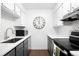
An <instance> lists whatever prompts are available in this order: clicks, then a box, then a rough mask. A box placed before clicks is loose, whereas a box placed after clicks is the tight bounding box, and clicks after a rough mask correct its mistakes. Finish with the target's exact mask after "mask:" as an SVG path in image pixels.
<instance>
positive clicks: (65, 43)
mask: <svg viewBox="0 0 79 59" xmlns="http://www.w3.org/2000/svg"><path fill="white" fill-rule="evenodd" d="M53 40H54V43H55V44H56V45H57V46H58V47H60V48H61V49H63V50H66V51H77V50H79V48H77V47H75V46H73V45H71V43H70V42H69V39H68V38H54V39H53Z"/></svg>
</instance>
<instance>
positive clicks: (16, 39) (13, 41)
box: [2, 38, 22, 43]
mask: <svg viewBox="0 0 79 59" xmlns="http://www.w3.org/2000/svg"><path fill="white" fill-rule="evenodd" d="M21 39H22V38H12V39H11V40H7V41H4V42H2V43H16V42H17V41H19V40H21Z"/></svg>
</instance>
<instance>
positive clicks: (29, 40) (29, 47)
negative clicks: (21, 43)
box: [28, 36, 31, 54]
mask: <svg viewBox="0 0 79 59" xmlns="http://www.w3.org/2000/svg"><path fill="white" fill-rule="evenodd" d="M30 49H31V36H30V37H29V38H28V54H29V53H30Z"/></svg>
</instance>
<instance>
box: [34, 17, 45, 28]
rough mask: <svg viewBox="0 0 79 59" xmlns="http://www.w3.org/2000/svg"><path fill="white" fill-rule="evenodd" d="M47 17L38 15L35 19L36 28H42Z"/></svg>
mask: <svg viewBox="0 0 79 59" xmlns="http://www.w3.org/2000/svg"><path fill="white" fill-rule="evenodd" d="M45 24H46V22H45V19H44V18H43V17H41V16H38V17H35V19H34V20H33V26H34V27H35V28H36V29H42V28H44V27H45Z"/></svg>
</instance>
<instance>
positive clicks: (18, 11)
mask: <svg viewBox="0 0 79 59" xmlns="http://www.w3.org/2000/svg"><path fill="white" fill-rule="evenodd" d="M15 13H17V14H18V15H19V16H20V15H21V10H20V8H19V7H18V6H17V5H16V4H15Z"/></svg>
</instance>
